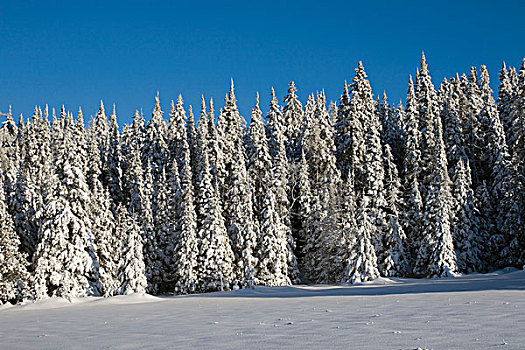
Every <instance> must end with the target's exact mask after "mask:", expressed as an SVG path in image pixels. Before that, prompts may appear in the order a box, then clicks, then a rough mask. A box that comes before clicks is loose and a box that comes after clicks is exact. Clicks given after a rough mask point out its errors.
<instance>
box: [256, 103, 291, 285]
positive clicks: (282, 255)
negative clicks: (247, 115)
mask: <svg viewBox="0 0 525 350" xmlns="http://www.w3.org/2000/svg"><path fill="white" fill-rule="evenodd" d="M247 155H248V174H249V178H250V179H251V180H252V188H253V193H254V214H255V217H256V218H257V222H258V224H259V227H260V233H259V240H258V241H259V242H258V248H257V256H258V259H259V260H258V264H257V272H256V275H255V281H256V283H257V284H263V285H269V286H275V285H287V284H290V279H289V278H288V247H287V245H288V242H287V228H286V226H285V224H284V222H283V220H282V217H281V216H280V215H279V213H278V210H279V209H278V207H277V199H276V197H275V192H274V191H275V189H276V188H275V184H280V182H278V181H276V180H275V178H274V173H273V167H272V159H271V157H270V153H269V149H268V140H267V138H266V134H265V127H264V122H263V120H262V112H261V110H260V108H259V94H257V104H256V106H255V108H254V109H252V117H251V123H250V129H249V147H248V149H247Z"/></svg>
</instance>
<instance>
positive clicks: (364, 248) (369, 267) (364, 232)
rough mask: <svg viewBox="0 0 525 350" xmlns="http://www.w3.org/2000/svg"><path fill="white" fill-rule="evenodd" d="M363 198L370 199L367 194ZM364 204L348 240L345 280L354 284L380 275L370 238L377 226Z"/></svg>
mask: <svg viewBox="0 0 525 350" xmlns="http://www.w3.org/2000/svg"><path fill="white" fill-rule="evenodd" d="M362 198H364V200H365V201H366V200H368V199H367V197H366V196H363V197H362ZM362 204H363V205H361V206H360V207H359V208H360V209H359V211H358V215H357V225H356V227H357V230H355V231H354V232H350V233H349V239H348V242H347V244H348V245H349V251H350V253H349V255H348V258H347V259H346V260H347V261H346V269H345V272H344V276H343V281H344V282H346V283H352V284H353V283H361V282H366V281H371V280H373V279H376V278H378V277H379V270H378V269H377V257H376V254H375V249H374V244H373V243H372V241H371V238H370V232H374V229H375V228H374V224H373V223H372V222H370V216H369V215H368V214H367V213H366V211H365V209H364V208H366V207H367V205H366V203H362Z"/></svg>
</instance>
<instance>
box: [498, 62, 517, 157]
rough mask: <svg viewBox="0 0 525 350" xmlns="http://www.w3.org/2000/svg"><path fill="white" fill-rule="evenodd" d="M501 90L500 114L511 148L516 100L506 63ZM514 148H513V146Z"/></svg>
mask: <svg viewBox="0 0 525 350" xmlns="http://www.w3.org/2000/svg"><path fill="white" fill-rule="evenodd" d="M499 82H500V83H499V88H498V101H497V103H498V112H499V116H500V119H501V122H502V123H503V129H504V130H505V132H506V136H507V141H508V144H509V146H511V145H512V142H511V138H512V134H511V128H512V119H511V109H512V103H513V102H514V99H515V90H514V88H513V86H512V85H513V84H512V81H511V78H510V77H509V73H508V70H507V66H506V64H505V62H503V66H502V67H501V70H500V71H499ZM511 147H512V146H511Z"/></svg>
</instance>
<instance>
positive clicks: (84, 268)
mask: <svg viewBox="0 0 525 350" xmlns="http://www.w3.org/2000/svg"><path fill="white" fill-rule="evenodd" d="M62 118H63V117H62ZM56 127H60V126H59V125H56ZM66 131H67V129H63V130H61V131H60V132H57V134H58V135H61V136H60V137H61V140H62V142H63V143H62V144H61V146H60V147H58V143H55V147H56V152H57V153H56V154H55V160H54V165H55V167H54V169H55V171H54V174H53V175H52V176H51V177H50V178H49V179H48V184H47V185H48V189H47V191H46V196H45V199H44V212H43V214H42V221H41V226H40V227H39V237H40V243H39V244H38V246H37V249H36V252H35V256H34V259H33V261H34V271H35V292H36V297H37V298H45V297H46V296H85V295H98V294H100V292H101V284H100V281H99V264H98V262H97V257H96V252H95V246H94V245H93V232H92V231H91V224H92V223H91V220H90V217H89V215H88V212H89V209H90V193H89V187H88V185H87V182H86V178H85V175H84V173H83V168H82V167H83V164H82V163H81V157H80V155H79V152H78V143H77V142H76V140H74V139H73V137H72V135H71V133H69V132H66ZM57 141H58V140H55V142H57Z"/></svg>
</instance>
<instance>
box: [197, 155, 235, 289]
mask: <svg viewBox="0 0 525 350" xmlns="http://www.w3.org/2000/svg"><path fill="white" fill-rule="evenodd" d="M201 157H202V169H203V170H202V172H201V173H200V174H199V175H200V176H199V198H198V201H197V208H198V214H199V215H198V223H199V224H198V227H199V229H198V237H199V239H200V240H201V244H200V248H199V258H198V264H197V277H198V278H197V280H198V283H199V285H198V290H199V291H202V292H209V291H217V290H225V289H226V290H227V289H230V288H232V285H233V281H234V278H235V276H234V268H233V264H234V260H235V256H234V254H233V251H232V249H231V245H230V240H229V238H228V233H227V231H226V226H225V223H224V218H223V216H222V209H221V206H220V199H219V198H220V197H219V194H218V191H217V189H216V188H214V186H213V185H212V180H213V179H212V175H211V171H210V170H211V167H210V164H209V162H208V153H207V152H204V153H202V155H201Z"/></svg>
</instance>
